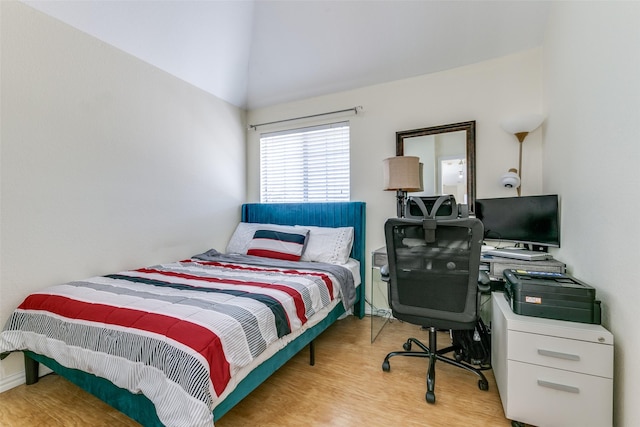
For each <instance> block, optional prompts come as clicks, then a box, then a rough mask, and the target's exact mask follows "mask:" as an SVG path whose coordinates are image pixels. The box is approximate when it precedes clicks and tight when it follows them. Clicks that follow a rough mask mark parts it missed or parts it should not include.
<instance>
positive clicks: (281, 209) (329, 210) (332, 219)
mask: <svg viewBox="0 0 640 427" xmlns="http://www.w3.org/2000/svg"><path fill="white" fill-rule="evenodd" d="M242 222H259V223H265V224H282V225H315V226H318V227H353V229H354V240H353V248H352V249H351V257H352V258H354V259H357V260H358V261H360V277H361V279H362V283H361V284H360V286H358V297H357V298H358V299H357V301H356V306H355V307H354V312H355V313H354V314H356V315H357V316H359V317H360V318H362V317H363V316H364V306H365V301H364V298H365V292H364V288H365V287H364V283H365V261H366V256H365V231H366V204H365V203H364V202H325V203H247V204H244V205H242Z"/></svg>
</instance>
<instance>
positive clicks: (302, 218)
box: [24, 202, 366, 426]
mask: <svg viewBox="0 0 640 427" xmlns="http://www.w3.org/2000/svg"><path fill="white" fill-rule="evenodd" d="M365 207H366V205H365V203H364V202H336V203H295V204H294V203H268V204H262V203H249V204H244V205H242V221H243V222H256V223H270V224H282V225H297V224H299V225H315V226H324V227H354V241H353V248H352V250H351V257H352V258H355V259H357V260H358V261H360V277H361V284H360V286H358V289H357V294H356V302H355V305H354V315H356V316H358V317H359V318H362V317H364V308H365V286H364V282H365V280H364V278H365V225H366V215H365ZM344 312H345V310H344V307H343V305H342V304H338V305H337V306H336V307H335V308H334V309H333V310H332V311H331V312H330V313H329V315H328V316H327V317H326V318H325V319H323V320H322V321H321V322H320V323H318V324H317V325H315V326H313V327H311V328H309V329H308V330H307V331H305V332H304V333H303V334H302V335H300V336H299V337H298V338H296V339H295V340H294V341H292V342H291V343H289V344H288V345H287V346H286V347H285V348H283V349H282V350H280V351H279V352H277V353H276V354H274V355H273V356H271V357H270V358H269V359H267V360H266V361H265V362H263V363H262V364H261V365H259V366H258V367H257V368H256V369H254V370H253V371H252V372H251V373H250V374H249V375H248V376H247V377H245V378H244V379H243V380H242V381H241V382H240V383H239V384H238V386H237V387H236V388H235V389H234V390H233V392H231V393H230V394H229V395H228V396H227V397H226V398H225V399H224V400H223V401H222V402H220V404H218V406H216V408H215V409H214V411H213V415H214V421H216V420H218V419H220V417H222V416H223V415H224V414H226V413H227V412H228V411H229V410H230V409H231V408H233V407H234V406H235V405H236V404H237V403H238V402H240V401H241V400H242V399H243V398H244V397H245V396H247V395H248V394H249V393H251V392H252V391H253V390H254V389H255V388H257V387H258V386H259V385H260V384H262V383H263V382H264V381H265V380H266V379H267V378H268V377H269V376H271V374H273V373H274V372H275V371H277V370H278V369H279V368H280V367H281V366H282V365H284V364H285V363H286V362H287V361H288V360H289V359H291V358H292V357H293V356H294V355H295V354H296V353H298V352H299V351H300V350H302V349H303V348H304V347H306V346H307V345H311V346H312V345H313V340H314V339H315V338H316V337H317V336H318V335H320V334H321V333H322V332H324V330H325V329H327V328H328V327H329V326H331V325H332V324H333V323H334V322H335V321H336V320H337V319H338V318H339V317H340V316H341V315H342V314H344ZM24 355H25V370H26V377H27V384H33V383H35V382H37V380H38V364H39V363H42V364H43V365H45V366H47V367H49V368H50V369H51V370H53V371H54V372H56V373H57V374H58V375H60V376H62V377H64V378H66V379H68V380H69V381H71V382H72V383H74V384H76V385H77V386H79V387H80V388H82V389H84V390H86V391H87V392H89V393H91V394H93V395H94V396H96V397H98V398H99V399H100V400H102V401H104V402H106V403H108V404H109V405H111V406H113V407H114V408H116V409H118V410H119V411H121V412H123V413H124V414H126V415H127V416H129V417H131V418H132V419H134V420H136V421H138V422H139V423H141V424H143V425H145V426H162V425H163V424H162V423H161V422H160V420H159V419H158V416H157V415H156V411H155V407H154V405H153V403H151V401H150V400H149V399H148V398H147V397H146V396H144V395H142V394H132V393H130V392H129V391H128V390H125V389H122V388H119V387H116V386H115V385H114V384H112V383H111V382H110V381H108V380H106V379H103V378H99V377H96V376H95V375H92V374H89V373H86V372H83V371H79V370H75V369H69V368H66V367H64V366H62V365H60V364H59V363H57V362H56V361H55V360H53V359H50V358H48V357H45V356H42V355H39V354H35V353H33V352H30V351H25V352H24ZM312 363H313V350H312Z"/></svg>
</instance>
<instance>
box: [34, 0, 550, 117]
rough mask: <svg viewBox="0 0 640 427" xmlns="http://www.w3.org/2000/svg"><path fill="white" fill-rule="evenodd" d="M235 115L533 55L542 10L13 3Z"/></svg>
mask: <svg viewBox="0 0 640 427" xmlns="http://www.w3.org/2000/svg"><path fill="white" fill-rule="evenodd" d="M23 3H25V4H28V5H30V6H32V7H34V8H36V9H38V10H40V11H42V12H45V13H47V14H49V15H51V16H53V17H55V18H57V19H59V20H61V21H63V22H65V23H67V24H69V25H71V26H73V27H75V28H77V29H79V30H81V31H84V32H86V33H88V34H90V35H92V36H94V37H96V38H98V39H100V40H102V41H104V42H106V43H108V44H111V45H113V46H115V47H117V48H118V49H121V50H123V51H125V52H127V53H129V54H131V55H133V56H136V57H138V58H140V59H141V60H143V61H146V62H148V63H150V64H152V65H154V66H156V67H158V68H160V69H162V70H164V71H166V72H168V73H170V74H172V75H174V76H176V77H178V78H180V79H183V80H185V81H187V82H189V83H191V84H193V85H194V86H197V87H199V88H201V89H203V90H205V91H207V92H210V93H212V94H214V95H216V96H217V97H219V98H222V99H224V100H225V101H228V102H229V103H231V104H234V105H236V106H238V107H241V108H245V109H256V108H261V107H265V106H269V105H273V104H277V103H282V102H288V101H294V100H298V99H305V98H309V97H312V96H318V95H324V94H328V93H333V92H338V91H343V90H349V89H354V88H358V87H363V86H368V85H373V84H378V83H384V82H388V81H393V80H398V79H402V78H407V77H412V76H417V75H421V74H428V73H432V72H437V71H442V70H446V69H450V68H454V67H459V66H462V65H466V64H471V63H475V62H479V61H483V60H487V59H491V58H496V57H500V56H504V55H508V54H510V53H515V52H518V51H522V50H526V49H531V48H534V47H537V46H541V45H542V42H543V36H544V29H545V26H546V22H547V16H548V13H549V9H550V3H551V2H550V1H521V0H511V1H506V0H505V1H484V0H472V1H465V0H459V1H451V0H449V1H436V0H422V1H420V0H412V1H406V0H378V1H374V0H368V1H357V0H342V1H329V0H306V1H304V0H278V1H275V0H217V1H213V0H200V1H190V0H169V1H166V0H165V1H161V0H155V1H150V0H122V1H110V0H73V1H71V0H57V1H51V0H49V1H36V0H33V1H32V0H23Z"/></svg>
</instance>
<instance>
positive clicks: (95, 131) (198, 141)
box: [0, 1, 246, 383]
mask: <svg viewBox="0 0 640 427" xmlns="http://www.w3.org/2000/svg"><path fill="white" fill-rule="evenodd" d="M0 15H1V34H0V35H1V46H0V47H1V52H2V64H1V67H2V68H1V91H2V99H1V103H2V104H1V108H2V109H1V115H0V120H1V131H0V137H1V146H0V147H1V151H0V153H1V157H0V162H1V163H0V166H1V172H0V179H1V181H0V185H1V193H0V195H1V197H0V213H1V217H0V227H1V228H0V233H1V234H0V243H1V249H0V324H2V325H3V324H4V322H5V321H6V319H7V318H8V316H9V314H10V312H11V310H12V309H13V308H14V307H15V306H17V305H18V304H19V303H20V301H21V300H22V299H23V298H24V297H25V296H26V295H27V294H28V293H29V292H31V291H35V290H38V289H41V288H43V287H45V286H47V285H51V284H56V283H59V282H62V281H67V280H73V279H79V278H82V277H88V276H92V275H99V274H104V273H109V272H113V271H120V270H123V269H126V268H134V267H140V266H144V265H151V264H153V263H159V262H167V261H175V260H177V259H182V258H184V257H188V256H190V255H193V254H195V253H198V252H202V251H205V250H207V249H209V248H214V247H215V248H224V245H226V242H227V240H228V238H229V235H230V233H231V231H232V230H233V228H232V225H235V223H237V221H238V220H239V215H240V204H241V203H242V202H244V201H245V199H246V194H245V188H246V182H245V175H244V170H245V158H246V153H245V126H246V124H245V121H244V112H242V111H241V110H239V109H237V108H236V107H233V106H231V105H229V104H227V103H225V102H223V101H221V100H219V99H218V98H215V97H213V96H212V95H210V94H207V93H205V92H203V91H201V90H199V89H196V88H195V87H193V86H190V85H188V84H186V83H184V82H183V81H180V80H178V79H176V78H174V77H172V76H170V75H169V74H167V73H164V72H162V71H160V70H158V69H156V68H154V67H152V66H150V65H148V64H146V63H144V62H142V61H140V60H138V59H135V58H133V57H131V56H129V55H127V54H125V53H123V52H121V51H118V50H116V49H114V48H112V47H111V46H109V45H106V44H104V43H102V42H100V41H98V40H96V39H94V38H92V37H89V36H87V35H86V34H84V33H81V32H79V31H77V30H75V29H73V28H71V27H69V26H67V25H65V24H62V23H60V22H59V21H56V20H55V19H53V18H51V17H48V16H46V15H44V14H42V13H40V12H37V11H36V10H34V9H31V8H30V7H28V6H25V5H24V4H21V3H16V2H6V1H1V2H0ZM227 225H228V226H227ZM21 371H22V359H21V357H19V356H17V355H16V356H15V357H14V356H11V357H10V358H8V359H6V360H4V361H2V362H0V383H2V381H5V380H7V378H11V379H12V380H16V381H19V380H20V378H19V374H20V372H21ZM5 383H6V381H5Z"/></svg>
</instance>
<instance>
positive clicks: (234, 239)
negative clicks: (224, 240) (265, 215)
mask: <svg viewBox="0 0 640 427" xmlns="http://www.w3.org/2000/svg"><path fill="white" fill-rule="evenodd" d="M266 225H267V224H258V223H255V222H240V223H238V226H237V227H236V230H235V231H234V232H233V234H232V235H231V238H230V239H229V243H228V244H227V251H226V252H227V253H228V254H246V253H247V249H249V244H250V243H251V240H253V235H254V234H255V233H256V230H257V229H258V228H260V227H264V226H266Z"/></svg>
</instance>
